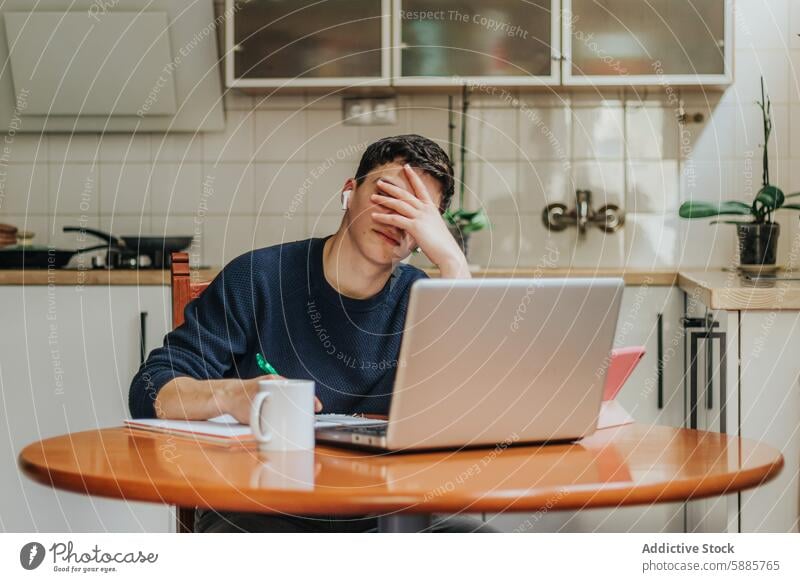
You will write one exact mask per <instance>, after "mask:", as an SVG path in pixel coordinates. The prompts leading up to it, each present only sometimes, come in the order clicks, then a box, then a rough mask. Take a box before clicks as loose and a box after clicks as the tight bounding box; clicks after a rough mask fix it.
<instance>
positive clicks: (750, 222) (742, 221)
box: [708, 220, 753, 224]
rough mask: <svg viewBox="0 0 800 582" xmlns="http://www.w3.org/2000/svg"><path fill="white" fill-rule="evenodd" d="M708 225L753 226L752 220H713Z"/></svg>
mask: <svg viewBox="0 0 800 582" xmlns="http://www.w3.org/2000/svg"><path fill="white" fill-rule="evenodd" d="M708 224H753V221H751V220H712V221H711V222H709V223H708Z"/></svg>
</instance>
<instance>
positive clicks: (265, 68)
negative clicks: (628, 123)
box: [225, 0, 391, 89]
mask: <svg viewBox="0 0 800 582" xmlns="http://www.w3.org/2000/svg"><path fill="white" fill-rule="evenodd" d="M390 13H391V1H390V0H337V1H336V2H322V3H320V2H319V1H318V0H296V1H294V2H243V1H236V0H226V2H225V14H226V15H227V18H226V21H225V81H226V84H227V86H228V87H238V88H243V89H244V88H309V87H317V88H332V87H366V86H369V87H375V86H388V85H389V77H390V72H389V68H390V54H389V43H390V38H391V34H390Z"/></svg>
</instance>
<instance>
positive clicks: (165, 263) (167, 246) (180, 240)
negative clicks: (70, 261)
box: [63, 226, 192, 268]
mask: <svg viewBox="0 0 800 582" xmlns="http://www.w3.org/2000/svg"><path fill="white" fill-rule="evenodd" d="M63 230H64V232H81V231H82V232H86V233H88V234H91V235H93V236H96V237H97V238H99V239H101V240H104V241H106V243H107V244H105V245H98V246H94V247H89V248H86V249H81V250H80V251H78V252H86V251H90V250H97V249H99V248H106V247H110V248H116V249H120V250H128V251H133V253H134V254H136V255H148V256H149V257H150V258H151V259H152V261H153V265H152V266H153V267H156V268H162V267H169V262H170V256H171V255H172V253H173V252H176V251H182V250H184V249H186V248H187V247H188V246H189V245H191V244H192V237H191V236H141V235H124V236H120V237H116V236H114V235H111V234H108V233H106V232H103V231H101V230H95V229H93V228H82V227H77V226H65V227H64V229H63ZM165 258H166V260H164V259H165Z"/></svg>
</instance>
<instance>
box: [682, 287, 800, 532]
mask: <svg viewBox="0 0 800 582" xmlns="http://www.w3.org/2000/svg"><path fill="white" fill-rule="evenodd" d="M686 314H687V318H686V326H687V327H686V336H685V341H686V390H687V410H686V416H687V426H688V427H690V428H699V429H702V430H710V431H715V432H722V433H728V434H734V435H737V436H741V437H744V438H749V439H753V440H757V441H762V442H765V443H767V444H769V445H772V446H774V447H776V448H778V449H779V450H780V451H781V452H782V453H783V456H784V461H785V465H784V468H783V471H782V472H781V473H780V474H779V475H778V477H777V478H775V479H774V480H773V481H771V482H770V483H767V484H766V485H763V486H761V487H758V488H756V489H752V490H749V491H743V492H741V493H737V494H733V495H727V496H723V497H716V498H709V499H703V500H698V501H692V502H689V503H687V504H686V506H687V509H686V518H687V530H688V531H698V532H797V531H798V520H799V519H800V481H799V479H798V475H800V430H798V427H799V426H800V384H799V383H798V378H799V377H800V361H798V359H797V358H796V357H795V354H794V351H795V350H794V347H795V346H797V345H798V344H799V343H800V312H798V311H790V310H768V311H755V310H753V311H751V310H716V309H710V308H708V307H707V306H706V305H704V304H703V303H702V302H699V301H694V302H693V301H692V298H691V297H690V296H689V295H687V309H686ZM735 453H736V452H735V451H731V455H735ZM724 461H725V460H724V459H722V460H721V462H724ZM731 461H732V462H736V458H735V457H732V458H731Z"/></svg>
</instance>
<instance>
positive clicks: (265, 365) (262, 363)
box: [256, 352, 280, 376]
mask: <svg viewBox="0 0 800 582" xmlns="http://www.w3.org/2000/svg"><path fill="white" fill-rule="evenodd" d="M256 364H258V367H259V368H261V371H262V372H265V373H267V374H274V375H275V376H280V374H278V371H277V370H276V369H275V368H273V367H272V364H270V363H269V362H268V361H267V360H266V359H265V358H264V356H262V355H261V352H259V353H257V354H256Z"/></svg>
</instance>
